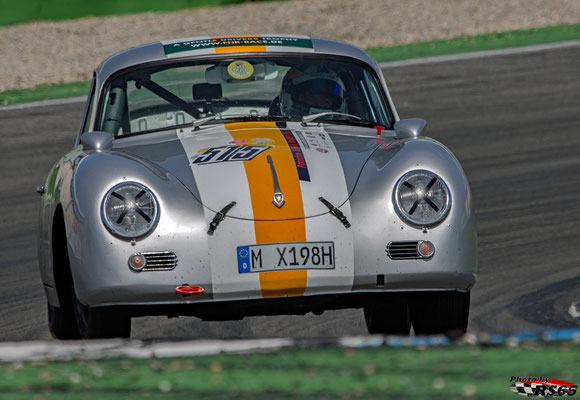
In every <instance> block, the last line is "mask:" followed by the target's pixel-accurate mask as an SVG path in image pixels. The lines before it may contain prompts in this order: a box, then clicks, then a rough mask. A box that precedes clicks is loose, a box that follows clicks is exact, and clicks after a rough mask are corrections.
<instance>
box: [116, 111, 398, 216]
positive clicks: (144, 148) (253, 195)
mask: <svg viewBox="0 0 580 400" xmlns="http://www.w3.org/2000/svg"><path fill="white" fill-rule="evenodd" d="M170 133H171V135H168V132H165V133H163V134H148V135H142V137H133V138H127V139H121V140H116V145H115V151H116V152H118V153H120V154H124V155H125V156H128V157H132V158H134V159H136V160H138V161H139V162H141V163H145V164H154V166H153V165H152V167H155V168H157V167H161V168H163V169H165V170H167V171H168V172H170V173H171V174H172V175H174V176H175V177H177V178H178V179H179V180H180V181H181V182H182V183H183V184H184V185H185V186H186V187H187V188H188V189H189V190H190V192H191V193H192V194H193V195H194V197H196V198H197V199H198V200H199V201H200V202H201V203H202V204H203V205H204V206H205V207H206V208H208V209H210V210H211V211H213V212H216V213H217V212H219V211H221V210H222V209H224V207H226V206H228V205H229V204H231V203H232V202H234V203H235V205H234V206H233V207H231V208H230V209H228V211H227V215H228V216H229V217H233V218H241V219H248V220H286V219H299V218H307V217H312V216H316V215H321V214H325V213H327V212H328V211H329V209H328V206H327V205H325V204H324V203H323V202H322V201H321V198H323V199H325V200H326V201H327V202H329V203H330V204H332V205H333V206H335V207H340V206H341V205H343V204H344V203H346V201H347V200H348V198H349V197H350V195H351V194H352V192H353V191H354V189H355V187H356V183H357V180H358V177H359V175H360V171H361V169H362V168H363V167H364V165H365V164H366V163H367V161H368V160H369V158H370V156H371V155H372V154H373V152H375V150H377V149H383V150H384V149H385V148H393V147H394V144H395V142H396V141H395V139H393V138H391V139H390V140H389V139H385V138H379V139H378V138H377V136H376V130H374V129H368V128H359V127H352V126H339V125H327V124H325V125H321V126H317V125H314V124H311V125H309V126H308V127H303V126H302V125H301V124H299V123H287V124H286V123H275V122H243V123H231V124H214V125H206V126H203V127H201V128H200V129H198V130H194V129H190V128H187V129H181V130H178V131H173V132H170ZM390 157H392V155H391V156H390ZM390 157H389V158H390ZM277 192H279V193H281V194H282V196H283V200H282V199H280V198H279V196H278V198H277V199H276V198H275V197H274V195H275V194H276V193H277ZM277 200H278V201H277ZM280 200H281V201H280Z"/></svg>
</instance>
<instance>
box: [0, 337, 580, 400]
mask: <svg viewBox="0 0 580 400" xmlns="http://www.w3.org/2000/svg"><path fill="white" fill-rule="evenodd" d="M579 353H580V344H578V343H577V344H572V343H559V344H541V343H530V344H525V345H522V346H521V347H518V348H507V347H503V346H502V347H472V346H463V347H462V346H449V347H439V348H437V347H435V348H429V350H422V349H417V348H408V349H405V348H388V347H381V348H367V349H357V350H353V349H336V348H317V349H295V350H287V351H280V352H276V353H267V354H265V353H255V354H246V355H216V356H204V357H193V358H192V357H188V358H173V359H151V360H140V359H114V360H100V361H66V362H65V361H52V362H48V361H43V362H27V363H22V362H18V363H4V364H0V398H1V399H3V400H11V399H31V398H37V399H44V400H50V399H59V400H61V399H65V400H66V399H71V400H72V399H75V400H82V399H109V400H114V399H122V400H131V399H170V398H171V399H177V398H191V399H196V400H198V399H212V400H213V399H215V400H218V399H226V398H227V399H234V398H239V399H262V398H263V399H329V400H330V399H350V398H353V399H387V398H389V399H431V400H436V399H458V400H459V399H490V400H491V399H494V400H496V399H504V398H505V399H513V398H514V397H513V396H515V395H514V394H513V393H512V392H510V390H509V386H510V382H509V379H510V377H511V376H521V377H523V376H548V377H551V378H559V379H564V380H568V381H571V382H573V383H578V381H580V372H579V371H580V370H579V369H578V354H579ZM32 394H34V395H35V397H32Z"/></svg>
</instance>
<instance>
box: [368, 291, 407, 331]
mask: <svg viewBox="0 0 580 400" xmlns="http://www.w3.org/2000/svg"><path fill="white" fill-rule="evenodd" d="M364 313H365V321H366V324H367V328H368V330H369V333H380V334H383V335H403V336H406V335H408V334H409V331H410V330H411V318H410V316H409V308H408V306H407V297H406V295H405V294H403V293H388V294H382V295H380V296H379V297H377V298H376V299H375V300H374V301H372V302H371V303H369V304H367V305H366V306H365V307H364Z"/></svg>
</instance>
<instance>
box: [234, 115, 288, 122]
mask: <svg viewBox="0 0 580 400" xmlns="http://www.w3.org/2000/svg"><path fill="white" fill-rule="evenodd" d="M223 119H224V120H236V121H290V118H289V117H284V116H281V115H240V116H238V117H234V116H232V117H225V118H223Z"/></svg>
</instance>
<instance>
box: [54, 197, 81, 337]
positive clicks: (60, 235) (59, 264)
mask: <svg viewBox="0 0 580 400" xmlns="http://www.w3.org/2000/svg"><path fill="white" fill-rule="evenodd" d="M52 257H53V258H52V262H53V273H54V281H55V284H56V288H55V289H56V293H57V296H58V302H59V303H60V307H56V306H53V305H52V304H50V303H49V302H47V308H48V329H49V331H50V334H51V335H52V337H54V338H55V339H64V340H67V339H80V335H79V332H78V329H77V322H76V319H75V312H74V306H73V303H72V301H71V288H72V276H71V273H70V266H69V259H68V249H67V242H66V232H65V229H64V220H63V215H62V209H61V208H59V209H58V210H57V212H56V215H55V218H54V222H53V227H52Z"/></svg>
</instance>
